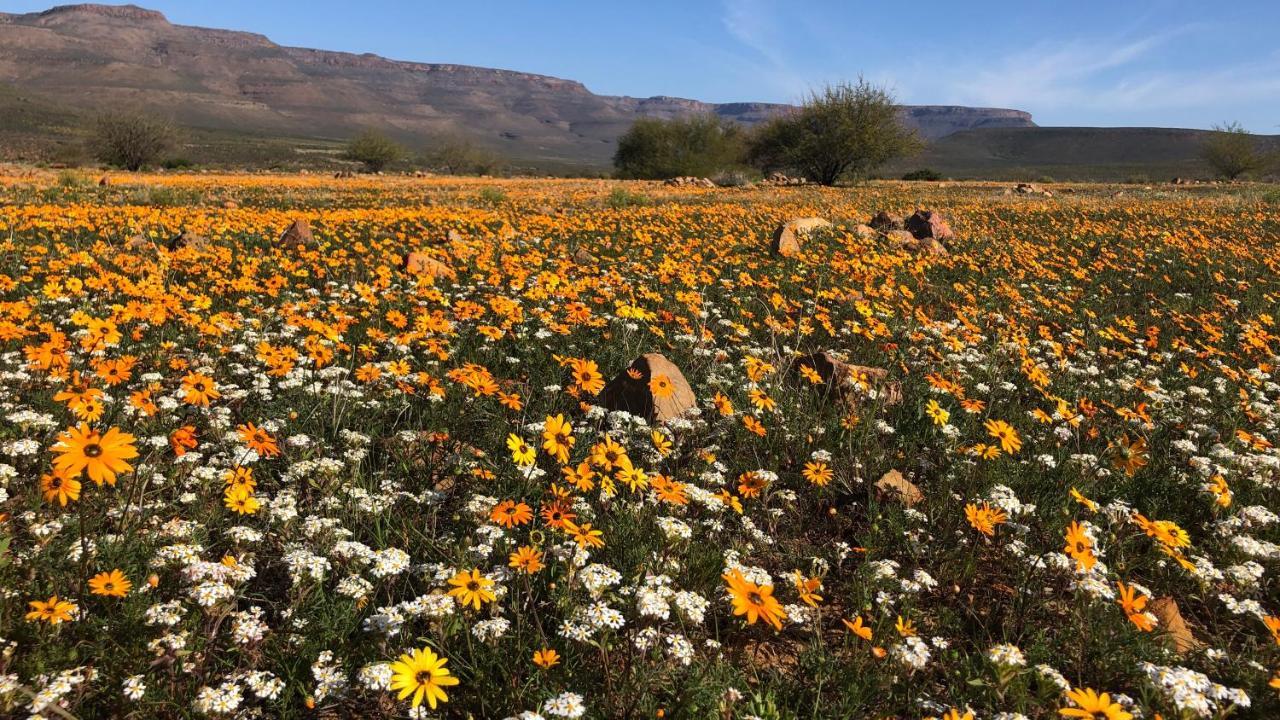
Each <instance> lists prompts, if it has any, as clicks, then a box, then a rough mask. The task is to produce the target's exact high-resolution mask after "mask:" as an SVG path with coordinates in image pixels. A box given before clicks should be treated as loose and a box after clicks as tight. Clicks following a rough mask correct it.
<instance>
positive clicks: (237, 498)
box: [222, 485, 262, 515]
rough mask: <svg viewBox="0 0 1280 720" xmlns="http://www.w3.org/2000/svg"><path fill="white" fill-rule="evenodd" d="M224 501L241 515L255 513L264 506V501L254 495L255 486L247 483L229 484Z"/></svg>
mask: <svg viewBox="0 0 1280 720" xmlns="http://www.w3.org/2000/svg"><path fill="white" fill-rule="evenodd" d="M222 502H223V504H224V505H226V506H227V509H228V510H231V511H232V512H235V513H238V514H240V515H253V514H254V513H256V512H258V510H259V508H261V507H262V503H260V502H258V499H257V498H255V497H254V496H253V488H251V487H248V486H247V485H229V486H227V489H226V492H224V493H223V497H222Z"/></svg>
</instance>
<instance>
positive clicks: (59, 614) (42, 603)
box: [27, 595, 80, 625]
mask: <svg viewBox="0 0 1280 720" xmlns="http://www.w3.org/2000/svg"><path fill="white" fill-rule="evenodd" d="M27 606H28V607H30V608H31V612H29V613H27V620H28V621H29V622H47V623H49V624H50V625H57V624H58V623H63V622H68V621H70V620H74V619H75V615H76V612H77V611H78V610H79V609H80V608H79V607H77V606H76V604H75V603H73V602H69V601H67V600H59V599H58V596H57V595H54V596H53V597H51V598H49V599H48V600H32V601H31V602H29V603H27Z"/></svg>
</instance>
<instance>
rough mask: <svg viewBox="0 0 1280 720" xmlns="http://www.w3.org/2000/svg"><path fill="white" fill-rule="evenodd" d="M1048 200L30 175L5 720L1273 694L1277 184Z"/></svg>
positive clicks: (548, 714)
mask: <svg viewBox="0 0 1280 720" xmlns="http://www.w3.org/2000/svg"><path fill="white" fill-rule="evenodd" d="M1055 190H1056V197H1053V198H1045V197H1041V196H1036V197H1019V196H1014V197H1010V196H1008V195H1007V194H1002V193H1000V192H999V191H1000V188H997V187H995V186H984V185H980V184H965V185H951V186H946V185H925V184H902V183H900V184H893V183H881V184H872V185H868V186H863V187H856V188H847V189H810V188H758V189H724V190H719V189H702V188H697V189H689V188H679V189H675V188H663V187H659V186H657V185H653V184H644V183H613V182H605V181H552V180H546V181H533V180H527V181H525V180H521V181H516V180H511V181H500V180H468V181H457V180H442V179H434V178H427V179H409V178H368V179H344V180H334V179H330V178H319V177H316V176H269V175H234V176H214V175H196V174H193V175H152V176H118V177H114V178H112V179H111V181H110V182H109V183H108V184H105V185H102V186H98V185H97V184H96V183H84V182H78V181H76V179H75V178H74V177H69V176H64V177H63V178H61V179H58V178H55V177H53V176H51V175H49V176H46V175H38V174H37V175H33V176H26V177H17V176H5V177H0V247H2V249H3V254H2V255H0V411H2V412H3V418H4V421H3V424H0V716H2V717H39V718H50V719H52V718H178V717H225V718H230V717H246V718H252V717H262V718H297V717H319V718H403V717H412V718H429V717H440V718H477V719H481V718H519V719H521V720H536V719H537V718H544V719H546V720H556V719H559V718H579V717H581V718H660V717H667V718H719V719H722V720H729V719H731V718H732V719H737V720H747V719H749V718H762V719H763V720H783V719H788V718H857V717H877V718H885V717H895V718H896V717H901V718H923V717H945V718H949V719H952V720H954V719H957V718H980V719H987V718H1006V719H1012V718H1020V717H1028V718H1037V717H1076V718H1107V719H1108V720H1124V719H1126V718H1156V717H1163V718H1169V719H1172V718H1218V717H1224V716H1231V717H1240V718H1249V717H1254V718H1275V717H1280V674H1278V672H1280V522H1278V518H1277V514H1276V510H1277V508H1278V507H1280V450H1277V448H1276V443H1280V384H1278V383H1277V381H1276V379H1275V377H1274V376H1275V374H1276V372H1277V363H1280V328H1278V327H1277V322H1276V312H1277V308H1280V220H1277V218H1280V203H1277V201H1276V197H1275V194H1274V193H1271V194H1268V193H1267V191H1265V190H1262V189H1258V188H1249V187H1245V186H1239V187H1222V188H1196V189H1193V190H1187V189H1178V190H1177V191H1174V189H1165V190H1162V189H1145V190H1144V189H1140V188H1138V189H1128V190H1126V191H1125V192H1124V193H1123V194H1118V193H1115V192H1114V190H1115V188H1102V187H1097V186H1084V185H1082V186H1076V187H1065V188H1055ZM916 207H928V208H932V209H934V210H937V211H940V212H941V213H943V214H945V216H946V217H947V218H948V219H949V220H950V223H951V226H952V228H953V229H954V230H955V231H956V239H955V240H953V241H951V242H949V243H948V245H949V249H950V253H949V254H946V255H943V254H915V253H913V252H910V251H907V250H902V249H899V248H898V247H896V246H894V245H891V244H890V243H888V242H887V241H886V240H885V239H884V238H882V237H879V236H875V235H869V234H867V233H865V232H859V231H857V230H856V226H857V225H858V224H860V223H864V222H866V221H867V219H868V218H870V217H871V216H872V215H873V214H874V213H876V212H877V211H880V210H889V211H892V212H897V213H909V212H911V211H912V210H914V209H915V208H916ZM804 216H820V217H824V218H827V219H829V220H830V221H831V222H832V223H833V226H832V227H831V228H828V229H821V230H818V231H815V232H813V233H811V234H810V235H809V236H807V237H806V238H805V241H804V243H803V246H802V247H801V249H800V251H799V252H798V253H795V254H793V255H792V256H789V257H780V256H777V255H774V254H772V253H771V252H770V249H769V244H770V235H771V233H772V231H773V229H774V228H775V227H776V226H777V225H778V224H779V223H780V222H783V221H787V220H790V219H793V218H797V217H804ZM299 219H305V220H306V221H308V223H309V227H310V230H311V233H310V237H307V236H306V234H305V233H304V234H302V235H301V236H300V237H290V238H287V239H285V240H281V237H280V236H281V231H282V230H284V229H285V228H286V227H287V226H289V224H290V223H291V222H293V221H295V220H299ZM179 233H182V235H179ZM175 238H176V239H175ZM410 253H418V255H415V256H413V258H412V259H411V261H410V262H408V263H406V257H407V256H408V255H409V254H410ZM406 264H408V266H409V267H407V268H406ZM650 353H657V354H661V356H662V358H656V357H654V356H652V355H650V356H649V359H648V360H644V359H641V360H638V358H642V356H645V355H646V354H650ZM819 353H825V354H819ZM664 359H665V360H664ZM846 363H847V364H846ZM833 368H834V370H833ZM686 383H687V386H686ZM619 388H620V389H621V390H619ZM619 393H621V394H622V395H626V396H628V398H630V399H628V398H623V400H622V401H620V400H618V397H619ZM636 397H640V398H641V400H640V401H636V400H635V398H636ZM620 406H622V407H626V408H628V409H630V410H631V412H624V411H610V410H609V409H608V407H620Z"/></svg>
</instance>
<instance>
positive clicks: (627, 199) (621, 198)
mask: <svg viewBox="0 0 1280 720" xmlns="http://www.w3.org/2000/svg"><path fill="white" fill-rule="evenodd" d="M650 202H651V201H650V200H649V196H648V195H645V194H643V193H638V192H632V191H630V190H628V189H626V188H614V189H613V192H611V193H609V197H608V198H607V199H606V200H605V204H606V205H608V206H609V207H611V208H613V209H615V210H617V209H619V208H627V207H638V206H641V205H648V204H649V203H650Z"/></svg>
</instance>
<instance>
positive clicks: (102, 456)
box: [53, 425, 138, 485]
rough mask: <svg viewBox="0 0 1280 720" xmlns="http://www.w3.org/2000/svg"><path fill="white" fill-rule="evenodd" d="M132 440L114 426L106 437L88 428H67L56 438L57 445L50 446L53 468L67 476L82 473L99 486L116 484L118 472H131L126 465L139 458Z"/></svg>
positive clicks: (84, 426) (131, 437)
mask: <svg viewBox="0 0 1280 720" xmlns="http://www.w3.org/2000/svg"><path fill="white" fill-rule="evenodd" d="M133 439H134V438H133V436H132V435H129V434H128V433H123V432H120V430H119V429H117V428H114V427H113V428H110V429H109V430H107V432H106V433H105V434H99V433H98V431H97V430H94V429H93V428H91V427H89V426H88V425H80V426H77V427H74V428H69V429H67V430H65V431H64V432H63V433H62V434H61V435H59V436H58V442H57V444H56V445H54V446H53V451H54V452H56V453H58V457H56V458H54V461H53V466H54V468H55V469H57V470H61V471H62V472H63V473H64V474H65V475H66V476H67V477H75V476H76V475H79V474H80V473H81V472H84V473H86V474H88V476H89V479H90V480H92V481H93V482H94V483H96V484H98V485H102V483H104V482H105V483H107V484H108V485H115V484H116V475H117V474H118V473H123V472H128V471H130V470H132V469H133V466H132V465H130V464H129V463H127V462H125V460H129V459H131V458H135V457H137V456H138V450H137V449H136V448H135V447H134V446H133Z"/></svg>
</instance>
